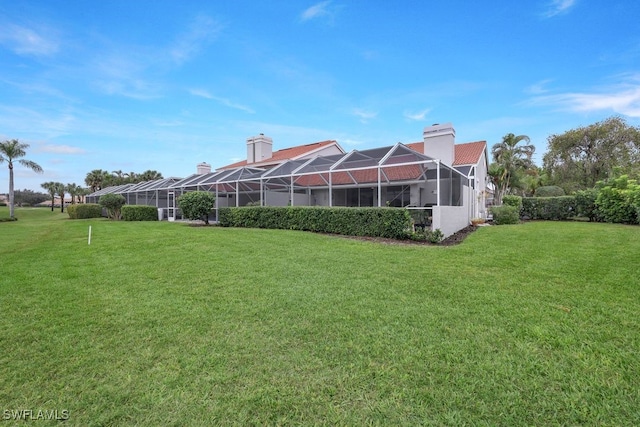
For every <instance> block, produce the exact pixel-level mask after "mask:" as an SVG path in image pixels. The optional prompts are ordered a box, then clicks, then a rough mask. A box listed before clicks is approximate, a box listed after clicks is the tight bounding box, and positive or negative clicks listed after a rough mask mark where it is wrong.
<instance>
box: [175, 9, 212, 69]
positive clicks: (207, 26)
mask: <svg viewBox="0 0 640 427" xmlns="http://www.w3.org/2000/svg"><path fill="white" fill-rule="evenodd" d="M221 30H222V25H221V24H220V23H218V22H217V21H215V20H214V19H212V18H211V17H209V16H206V15H200V16H198V17H197V18H196V19H195V20H194V21H193V22H192V23H191V25H190V26H189V29H188V31H186V32H185V33H184V34H181V35H180V36H179V37H178V39H177V40H176V42H175V43H174V45H173V46H172V47H171V48H170V52H171V57H172V59H173V61H174V62H175V63H177V64H178V65H181V64H183V63H184V62H186V61H188V60H189V59H191V58H192V57H194V56H195V55H197V54H198V52H200V50H201V49H202V48H203V47H204V46H205V45H206V44H208V43H210V42H211V41H212V40H214V39H215V38H216V37H217V36H218V34H219V33H220V31H221Z"/></svg>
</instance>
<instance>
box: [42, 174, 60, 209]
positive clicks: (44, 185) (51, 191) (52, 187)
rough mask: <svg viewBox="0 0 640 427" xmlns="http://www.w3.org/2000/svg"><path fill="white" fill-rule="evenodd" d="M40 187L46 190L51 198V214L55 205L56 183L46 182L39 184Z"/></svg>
mask: <svg viewBox="0 0 640 427" xmlns="http://www.w3.org/2000/svg"><path fill="white" fill-rule="evenodd" d="M40 187H42V188H44V189H45V190H47V192H48V193H49V196H51V212H53V205H54V204H55V203H56V193H57V188H56V183H55V182H53V181H48V182H45V183H42V184H40Z"/></svg>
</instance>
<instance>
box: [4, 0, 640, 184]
mask: <svg viewBox="0 0 640 427" xmlns="http://www.w3.org/2000/svg"><path fill="white" fill-rule="evenodd" d="M638 16H640V2H638V1H637V0H624V1H616V0H611V1H608V2H604V1H587V0H540V1H538V0H529V1H523V2H514V1H512V0H505V1H503V0H492V1H484V0H478V1H456V0H452V1H445V2H430V1H402V0H399V1H395V2H389V1H371V0H370V1H363V0H362V1H360V0H327V1H321V2H314V1H294V0H288V1H280V0H274V1H269V2H262V1H242V0H239V1H232V2H231V1H227V2H212V1H209V2H205V1H189V0H185V1H164V0H154V1H143V0H137V1H130V0H127V1H119V0H111V1H104V2H99V1H72V0H65V1H59V0H48V1H38V0H29V1H21V0H16V1H11V2H7V1H5V2H2V3H0V64H2V65H1V66H0V139H2V140H5V139H13V138H16V139H19V140H21V141H22V142H26V143H28V144H30V146H31V147H30V149H29V153H28V158H29V159H30V160H34V161H36V162H38V163H39V164H40V165H41V166H42V167H43V168H44V169H45V173H44V174H42V175H37V174H34V173H33V172H30V171H27V170H25V169H24V168H21V167H17V168H16V188H19V189H22V188H30V189H34V190H41V189H40V184H41V183H42V182H45V181H60V182H63V183H71V182H75V183H77V184H84V177H85V176H86V174H87V172H89V171H91V170H92V169H105V170H108V171H113V170H123V171H125V172H128V171H134V172H142V171H144V170H147V169H154V170H158V171H160V172H161V173H162V174H163V175H164V176H177V177H185V176H188V175H190V174H192V173H195V170H196V164H197V163H199V162H202V161H206V162H208V163H210V164H211V165H212V166H213V167H214V168H215V167H218V166H222V165H225V164H228V163H231V162H234V161H237V160H241V159H244V158H245V157H246V138H248V137H250V136H254V135H257V134H259V133H264V134H266V135H269V136H271V137H272V138H273V140H274V150H275V149H280V148H286V147H289V146H292V145H298V144H306V143H311V142H316V141H322V140H326V139H335V140H337V141H338V142H339V143H340V144H341V145H342V146H343V148H345V149H346V150H347V151H349V150H352V149H365V148H372V147H378V146H383V145H392V144H394V143H396V142H399V141H400V142H406V143H410V142H416V141H419V140H421V138H422V130H423V128H424V127H425V126H428V125H430V124H432V123H445V122H452V123H453V124H454V127H455V129H456V132H457V137H456V140H457V142H470V141H477V140H486V141H487V142H488V144H489V146H490V147H491V146H492V145H493V144H495V143H497V142H499V141H500V140H501V138H502V136H503V135H505V134H507V133H510V132H512V133H515V134H525V135H529V136H530V137H531V140H532V142H533V143H534V144H535V145H536V147H537V155H536V160H537V162H538V163H539V164H540V163H541V156H542V154H544V152H545V150H546V146H547V137H548V136H549V135H551V134H558V133H563V132H564V131H566V130H569V129H572V128H575V127H578V126H583V125H588V124H591V123H594V122H596V121H599V120H603V119H605V118H607V117H609V116H611V115H614V114H617V115H620V116H622V117H624V118H625V119H626V120H627V122H628V123H629V124H631V125H634V126H638V125H640V26H639V25H638ZM0 167H1V168H2V169H0V192H7V191H8V171H7V169H6V164H4V165H2V166H0Z"/></svg>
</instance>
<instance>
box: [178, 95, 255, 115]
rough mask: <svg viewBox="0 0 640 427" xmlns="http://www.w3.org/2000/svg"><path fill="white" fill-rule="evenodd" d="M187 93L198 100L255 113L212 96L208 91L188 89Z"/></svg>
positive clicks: (229, 101) (247, 108)
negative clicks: (202, 99)
mask: <svg viewBox="0 0 640 427" xmlns="http://www.w3.org/2000/svg"><path fill="white" fill-rule="evenodd" d="M189 93H190V94H191V95H193V96H199V97H200V98H205V99H211V100H213V101H217V102H218V103H220V104H222V105H224V106H225V107H229V108H233V109H236V110H240V111H244V112H245V113H249V114H254V113H255V111H254V110H253V109H252V108H250V107H247V106H246V105H242V104H238V103H236V102H233V101H231V100H229V99H227V98H222V97H219V96H215V95H212V94H211V93H209V91H207V90H205V89H189Z"/></svg>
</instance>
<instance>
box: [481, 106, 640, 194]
mask: <svg viewBox="0 0 640 427" xmlns="http://www.w3.org/2000/svg"><path fill="white" fill-rule="evenodd" d="M530 142H531V141H530V139H529V137H528V136H526V135H519V136H516V135H514V134H513V133H509V134H507V135H505V136H504V137H503V139H502V142H499V143H497V144H495V145H493V147H492V149H491V158H492V163H491V164H490V165H489V179H490V181H491V183H492V184H493V187H494V203H495V204H498V205H499V204H501V202H502V197H503V196H504V195H507V194H514V195H519V196H535V195H540V196H550V195H564V194H573V193H575V192H578V191H582V190H590V189H593V188H595V187H596V186H598V185H599V186H602V183H603V182H607V181H611V180H614V179H617V178H619V177H620V176H627V177H629V178H639V177H640V128H638V127H634V126H630V125H628V124H627V122H626V121H625V120H624V119H623V118H621V117H617V116H614V117H610V118H608V119H605V120H603V121H600V122H597V123H593V124H591V125H589V126H584V127H579V128H576V129H571V130H569V131H566V132H564V133H562V134H553V135H550V136H549V137H548V138H547V152H546V153H545V154H544V156H543V164H542V167H538V166H536V165H535V164H534V162H533V155H534V152H535V147H534V146H533V145H532V144H531V143H530Z"/></svg>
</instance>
